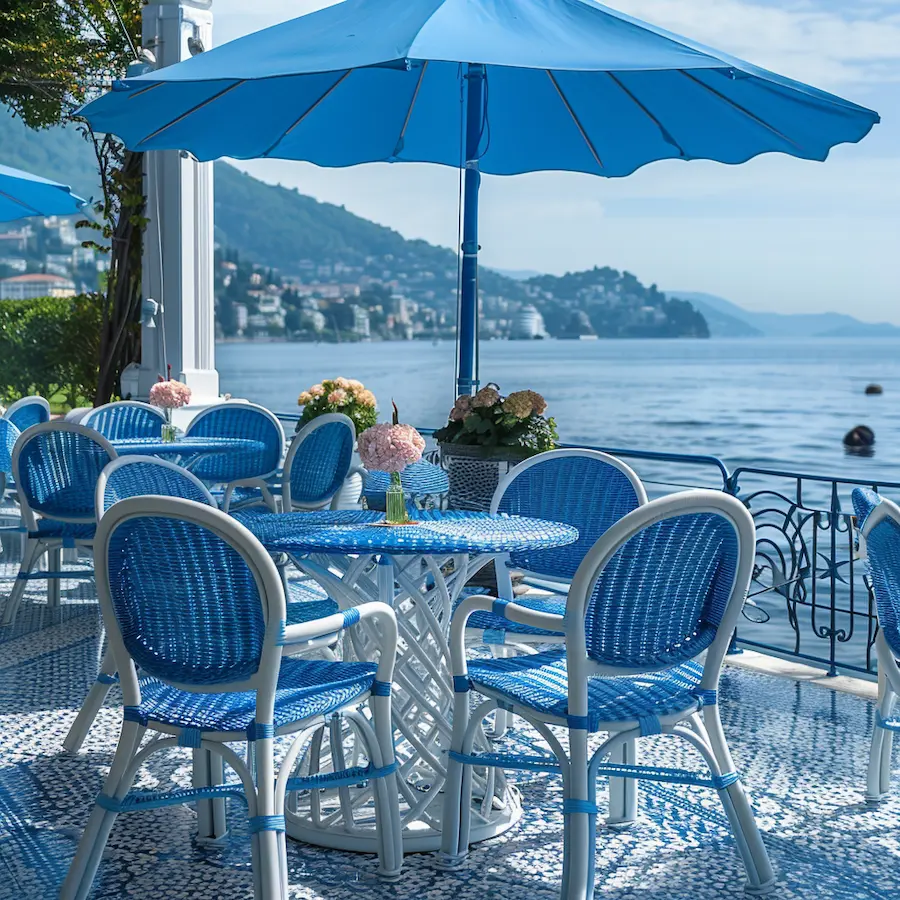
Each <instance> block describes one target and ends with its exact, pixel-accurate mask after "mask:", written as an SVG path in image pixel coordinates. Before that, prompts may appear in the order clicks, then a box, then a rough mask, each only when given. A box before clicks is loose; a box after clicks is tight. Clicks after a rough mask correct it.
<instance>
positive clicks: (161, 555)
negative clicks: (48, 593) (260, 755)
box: [94, 497, 285, 723]
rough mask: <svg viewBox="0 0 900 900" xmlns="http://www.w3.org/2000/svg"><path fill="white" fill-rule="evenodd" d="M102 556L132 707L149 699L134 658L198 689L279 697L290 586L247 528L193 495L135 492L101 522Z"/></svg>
mask: <svg viewBox="0 0 900 900" xmlns="http://www.w3.org/2000/svg"><path fill="white" fill-rule="evenodd" d="M94 562H95V569H96V577H97V594H98V597H99V599H100V606H101V609H102V611H103V620H104V624H105V626H106V631H107V635H108V636H109V641H110V647H111V648H112V651H113V655H114V658H115V660H116V664H117V668H118V671H119V674H120V677H121V678H122V688H123V693H124V699H125V703H126V706H128V705H132V704H133V703H134V698H135V694H137V697H138V698H139V696H140V694H139V688H138V686H137V680H136V678H135V674H134V667H133V666H132V664H131V663H132V661H133V662H134V663H137V665H138V666H140V668H141V670H142V673H143V674H146V675H151V676H153V677H155V678H159V679H162V680H164V681H166V682H169V683H172V684H175V685H179V686H183V687H187V688H189V689H193V690H200V691H226V690H251V689H257V690H259V689H262V688H268V690H269V693H270V703H274V690H275V684H276V682H277V678H278V668H279V666H280V661H281V647H280V646H279V638H280V636H281V634H282V632H283V628H284V618H285V600H284V591H283V588H282V586H281V579H280V578H279V576H278V572H277V570H276V568H275V565H274V563H273V562H272V559H271V557H270V556H269V554H268V553H266V551H265V549H264V548H263V546H262V545H261V544H260V543H259V541H257V539H256V538H255V537H253V535H252V534H251V533H250V532H249V531H247V529H246V528H244V527H243V526H242V525H240V524H239V523H238V522H237V521H235V520H234V519H232V518H231V517H230V516H228V515H226V514H224V513H222V512H220V511H219V510H217V509H213V508H211V507H208V506H205V505H201V504H199V503H194V502H193V501H191V500H182V499H173V498H168V497H132V498H129V499H127V500H123V501H122V502H121V503H117V504H116V505H115V506H113V507H111V508H110V510H109V511H108V512H107V513H106V515H104V517H103V518H102V519H101V520H100V524H99V526H98V529H97V537H96V540H95V544H94ZM259 702H260V701H259V697H258V698H257V703H258V704H259ZM260 721H262V722H269V723H270V722H271V721H272V719H271V713H270V714H269V717H267V718H262V719H260Z"/></svg>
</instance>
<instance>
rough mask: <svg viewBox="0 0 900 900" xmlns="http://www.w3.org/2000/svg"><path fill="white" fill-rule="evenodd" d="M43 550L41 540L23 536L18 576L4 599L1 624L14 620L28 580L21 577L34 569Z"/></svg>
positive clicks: (10, 622) (9, 623) (8, 623)
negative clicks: (23, 543) (4, 604)
mask: <svg viewBox="0 0 900 900" xmlns="http://www.w3.org/2000/svg"><path fill="white" fill-rule="evenodd" d="M43 552H44V544H43V543H42V542H41V541H37V540H31V539H30V538H28V537H26V538H25V546H24V547H23V549H22V563H21V565H20V566H19V577H18V578H16V581H15V584H13V587H12V591H10V594H9V597H8V598H7V600H6V607H5V608H4V610H3V623H2V624H3V625H12V623H13V622H14V621H15V618H16V613H17V612H18V611H19V604H20V603H21V602H22V597H23V595H24V594H25V586H26V585H27V584H28V581H27V580H26V579H25V578H24V577H23V576H25V575H30V574H31V573H32V571H33V570H34V567H35V565H36V564H37V561H38V560H39V559H40V557H41V554H42V553H43Z"/></svg>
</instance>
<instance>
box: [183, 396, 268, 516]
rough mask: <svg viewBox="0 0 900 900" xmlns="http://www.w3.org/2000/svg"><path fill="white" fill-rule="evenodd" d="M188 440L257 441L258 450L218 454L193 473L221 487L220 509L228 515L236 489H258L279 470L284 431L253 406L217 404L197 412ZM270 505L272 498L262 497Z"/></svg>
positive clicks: (197, 467) (260, 407)
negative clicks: (259, 444) (227, 439)
mask: <svg viewBox="0 0 900 900" xmlns="http://www.w3.org/2000/svg"><path fill="white" fill-rule="evenodd" d="M186 436H187V437H230V438H248V439H250V440H256V441H260V442H261V443H262V448H261V449H260V450H258V451H241V452H237V453H227V454H226V453H217V454H215V455H214V456H211V457H210V458H208V459H202V460H200V461H199V462H198V463H197V464H196V465H194V466H193V467H192V471H193V472H194V473H195V474H196V475H197V477H198V478H200V480H201V481H204V482H206V483H207V484H211V485H212V484H215V485H224V486H225V495H224V498H223V501H222V508H223V509H224V510H225V511H226V512H227V511H228V509H229V506H230V505H231V497H232V494H233V493H234V492H235V490H239V489H241V488H243V487H245V486H250V487H259V485H260V483H263V484H265V483H266V482H267V480H268V479H270V478H271V477H272V476H273V475H275V473H276V472H277V471H278V465H279V463H280V462H281V457H282V455H283V454H284V429H283V428H282V427H281V422H279V421H278V419H277V418H276V417H275V416H274V415H273V414H272V413H271V412H269V410H267V409H265V408H264V407H262V406H257V405H256V404H254V403H220V404H219V405H218V406H211V407H209V409H205V410H203V412H201V413H199V414H198V415H197V416H196V417H195V418H194V419H193V420H192V421H191V423H190V425H188V428H187V431H186ZM265 499H266V502H267V503H268V504H270V505H271V504H272V501H271V497H270V496H266V497H265Z"/></svg>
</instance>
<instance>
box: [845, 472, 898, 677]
mask: <svg viewBox="0 0 900 900" xmlns="http://www.w3.org/2000/svg"><path fill="white" fill-rule="evenodd" d="M857 493H859V494H861V495H862V496H860V497H857ZM857 503H859V504H860V506H862V505H863V504H866V505H868V504H871V509H870V510H869V512H868V514H867V515H866V516H865V521H864V522H863V524H862V530H861V534H862V536H863V538H864V540H865V546H866V558H867V561H868V567H869V574H870V576H871V578H872V590H873V592H874V594H875V609H876V611H877V613H878V625H879V626H880V628H881V634H882V636H883V637H884V639H885V641H887V645H888V647H890V649H891V651H892V652H893V654H894V656H895V658H896V657H900V507H898V506H897V504H896V503H893V502H892V501H890V500H888V499H886V498H885V497H881V496H879V495H878V494H876V493H874V492H873V491H866V492H865V494H863V492H861V491H860V490H859V489H858V488H857V490H855V491H854V492H853V506H854V508H855V509H856V514H857V517H858V518H860V519H862V518H863V517H861V516H860V506H858V505H857ZM879 661H880V657H879Z"/></svg>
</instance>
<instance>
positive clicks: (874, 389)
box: [866, 384, 884, 397]
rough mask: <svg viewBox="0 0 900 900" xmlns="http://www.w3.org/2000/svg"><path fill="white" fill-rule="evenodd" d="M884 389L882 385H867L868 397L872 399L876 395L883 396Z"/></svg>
mask: <svg viewBox="0 0 900 900" xmlns="http://www.w3.org/2000/svg"><path fill="white" fill-rule="evenodd" d="M883 393H884V388H883V387H882V386H881V385H880V384H868V385H866V395H867V396H869V397H871V396H873V395H874V394H883Z"/></svg>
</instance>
